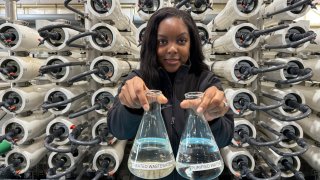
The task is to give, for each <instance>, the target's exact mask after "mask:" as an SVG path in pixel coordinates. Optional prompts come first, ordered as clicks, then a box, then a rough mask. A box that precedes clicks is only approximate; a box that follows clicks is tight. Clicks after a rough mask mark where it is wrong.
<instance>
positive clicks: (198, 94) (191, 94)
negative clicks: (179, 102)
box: [184, 91, 204, 99]
mask: <svg viewBox="0 0 320 180" xmlns="http://www.w3.org/2000/svg"><path fill="white" fill-rule="evenodd" d="M203 95H204V93H203V92H200V91H195V92H187V93H185V94H184V97H185V98H186V99H198V98H202V97H203Z"/></svg>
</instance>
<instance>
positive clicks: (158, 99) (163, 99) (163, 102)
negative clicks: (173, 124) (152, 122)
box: [157, 94, 168, 104]
mask: <svg viewBox="0 0 320 180" xmlns="http://www.w3.org/2000/svg"><path fill="white" fill-rule="evenodd" d="M157 102H158V103H160V104H166V103H167V102H168V99H167V98H166V97H165V96H164V95H163V94H161V95H160V96H158V97H157Z"/></svg>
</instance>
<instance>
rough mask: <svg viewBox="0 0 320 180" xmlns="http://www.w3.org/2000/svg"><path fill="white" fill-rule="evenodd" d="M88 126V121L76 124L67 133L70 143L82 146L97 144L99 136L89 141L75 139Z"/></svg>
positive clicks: (99, 140) (99, 139)
mask: <svg viewBox="0 0 320 180" xmlns="http://www.w3.org/2000/svg"><path fill="white" fill-rule="evenodd" d="M87 127H88V123H87V122H85V123H84V124H80V125H78V126H76V128H74V129H73V130H72V132H71V133H70V134H69V137H68V138H69V140H70V142H71V143H73V144H76V145H83V146H92V145H97V144H99V143H100V142H101V138H100V137H97V138H95V139H93V140H91V141H83V140H77V138H78V137H79V136H80V135H81V132H82V131H83V130H84V129H85V128H87Z"/></svg>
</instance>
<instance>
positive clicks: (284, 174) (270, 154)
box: [261, 147, 301, 178]
mask: <svg viewBox="0 0 320 180" xmlns="http://www.w3.org/2000/svg"><path fill="white" fill-rule="evenodd" d="M261 150H262V151H263V152H264V154H265V155H266V156H267V157H268V158H269V159H270V160H271V162H272V163H273V164H275V165H276V166H278V167H283V165H282V164H281V162H282V161H283V160H287V161H289V162H290V163H292V164H293V169H295V170H296V171H299V170H300V167H301V162H300V159H299V158H298V156H292V157H283V156H280V155H278V154H277V153H275V152H274V151H272V150H271V149H270V148H265V147H264V148H262V149H261ZM281 151H282V152H287V153H290V152H292V151H291V150H290V149H287V148H282V149H281ZM280 169H281V168H280ZM292 176H294V174H293V173H292V172H291V171H289V170H288V171H284V170H282V171H281V177H284V178H289V177H292Z"/></svg>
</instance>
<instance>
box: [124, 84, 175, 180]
mask: <svg viewBox="0 0 320 180" xmlns="http://www.w3.org/2000/svg"><path fill="white" fill-rule="evenodd" d="M160 95H162V93H161V91H159V90H149V91H148V92H147V99H148V102H149V105H150V109H149V111H145V112H144V114H143V117H142V120H141V123H140V126H139V129H138V132H137V135H136V138H135V140H134V143H133V146H132V149H131V152H130V155H129V159H128V168H129V170H130V172H131V173H132V174H134V175H135V176H137V177H140V178H143V179H159V178H163V177H165V176H167V175H169V174H170V173H171V172H172V171H173V170H174V168H175V159H174V155H173V152H172V148H171V144H170V141H169V138H168V133H167V130H166V127H165V125H164V121H163V118H162V115H161V105H160V104H159V103H158V102H157V101H156V100H157V98H158V97H159V96H160Z"/></svg>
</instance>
